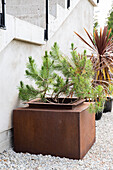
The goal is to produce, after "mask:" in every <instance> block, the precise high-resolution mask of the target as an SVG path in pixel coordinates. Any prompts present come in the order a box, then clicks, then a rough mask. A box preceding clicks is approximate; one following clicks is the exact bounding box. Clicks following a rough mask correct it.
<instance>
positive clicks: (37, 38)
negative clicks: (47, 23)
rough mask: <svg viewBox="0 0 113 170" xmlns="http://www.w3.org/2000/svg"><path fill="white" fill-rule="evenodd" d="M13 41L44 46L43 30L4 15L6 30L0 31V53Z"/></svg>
mask: <svg viewBox="0 0 113 170" xmlns="http://www.w3.org/2000/svg"><path fill="white" fill-rule="evenodd" d="M36 33H37V34H36ZM13 39H18V40H22V41H27V42H30V43H35V44H39V45H40V44H44V43H45V42H44V29H43V28H41V27H38V26H35V25H33V24H31V23H28V22H25V21H22V20H20V19H18V18H15V17H14V16H11V15H6V30H2V29H0V51H1V50H3V49H4V48H5V47H6V46H7V45H8V44H9V43H10V42H11V41H12V40H13Z"/></svg>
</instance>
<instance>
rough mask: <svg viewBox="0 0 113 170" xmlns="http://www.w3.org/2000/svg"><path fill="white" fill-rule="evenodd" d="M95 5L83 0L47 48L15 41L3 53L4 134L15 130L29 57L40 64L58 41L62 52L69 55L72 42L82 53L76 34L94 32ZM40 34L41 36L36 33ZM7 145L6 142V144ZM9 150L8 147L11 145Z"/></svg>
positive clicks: (0, 127) (0, 120) (0, 102)
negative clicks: (46, 51)
mask: <svg viewBox="0 0 113 170" xmlns="http://www.w3.org/2000/svg"><path fill="white" fill-rule="evenodd" d="M93 8H94V7H93V6H92V4H91V3H90V2H89V1H88V0H81V1H80V3H79V4H78V5H77V6H76V8H75V9H74V10H73V11H72V12H71V14H70V15H69V16H68V18H67V19H66V21H65V22H64V23H63V24H62V26H61V27H60V28H59V30H58V31H57V32H56V33H55V34H54V36H53V37H52V38H51V39H50V40H49V41H48V42H47V43H46V44H45V45H43V46H39V45H36V44H33V43H32V44H30V43H27V42H22V41H17V40H13V41H11V42H10V43H9V44H8V45H7V46H6V48H5V49H4V50H2V52H0V96H1V97H0V135H1V134H2V135H3V132H4V133H6V131H7V130H8V129H11V128H12V111H13V109H14V108H16V107H18V106H19V104H20V102H19V99H18V89H17V87H18V85H19V82H20V80H24V79H25V76H24V74H25V68H26V62H27V61H28V56H32V57H33V58H35V59H36V61H37V63H38V65H40V63H41V56H42V55H43V54H44V52H45V50H50V49H51V46H52V45H53V44H54V42H58V44H59V46H60V49H61V51H62V52H63V53H65V54H66V55H67V54H69V51H70V45H71V43H72V42H74V43H75V46H77V47H80V48H78V51H79V52H82V51H83V50H81V46H82V45H83V44H82V45H81V41H80V40H79V39H78V38H77V37H76V35H75V34H74V31H77V32H78V33H79V34H81V35H83V36H84V37H86V36H85V32H84V31H83V27H85V28H86V29H87V30H88V31H90V32H92V31H93V27H92V26H93ZM36 34H38V33H37V32H36ZM2 143H3V142H2ZM7 147H8V145H7Z"/></svg>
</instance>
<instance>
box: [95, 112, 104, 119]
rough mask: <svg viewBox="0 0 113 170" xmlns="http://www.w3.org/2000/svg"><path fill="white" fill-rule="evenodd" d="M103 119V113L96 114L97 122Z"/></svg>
mask: <svg viewBox="0 0 113 170" xmlns="http://www.w3.org/2000/svg"><path fill="white" fill-rule="evenodd" d="M101 117H102V112H98V113H96V114H95V120H100V119H101Z"/></svg>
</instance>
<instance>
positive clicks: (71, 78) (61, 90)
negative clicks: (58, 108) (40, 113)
mask: <svg viewBox="0 0 113 170" xmlns="http://www.w3.org/2000/svg"><path fill="white" fill-rule="evenodd" d="M71 56H72V57H70V58H68V57H64V56H63V54H62V53H61V52H60V50H59V47H58V45H57V43H55V44H54V46H53V47H52V50H51V51H50V54H49V55H48V53H47V51H46V52H45V56H44V57H43V63H42V66H41V69H40V70H38V68H37V65H36V63H35V61H34V60H33V59H32V57H29V62H28V63H27V70H26V71H25V72H26V77H27V78H29V79H31V80H33V81H35V85H36V88H34V87H33V86H32V85H28V84H27V85H24V83H23V82H22V81H21V82H20V87H19V97H20V99H21V100H23V101H25V100H31V99H34V98H36V97H38V98H41V100H42V101H45V102H46V101H47V97H51V98H52V101H54V102H58V101H59V100H58V99H59V97H61V96H63V97H64V99H65V98H67V97H78V99H83V98H88V99H90V98H91V99H92V100H93V101H94V100H95V101H96V99H97V97H98V98H99V100H98V101H97V104H96V105H95V106H96V107H95V108H96V110H98V109H99V110H101V109H102V105H103V101H104V95H103V88H102V86H100V85H99V86H97V87H96V88H94V87H93V86H92V77H93V75H94V73H93V71H92V64H91V61H90V60H89V59H87V56H86V51H84V53H83V54H82V55H80V54H77V52H76V51H75V49H74V44H71ZM97 106H98V107H97ZM92 108H93V107H92ZM95 108H94V109H95Z"/></svg>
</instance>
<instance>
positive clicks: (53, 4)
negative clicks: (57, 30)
mask: <svg viewBox="0 0 113 170" xmlns="http://www.w3.org/2000/svg"><path fill="white" fill-rule="evenodd" d="M49 14H51V15H53V16H54V17H57V0H50V1H49Z"/></svg>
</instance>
